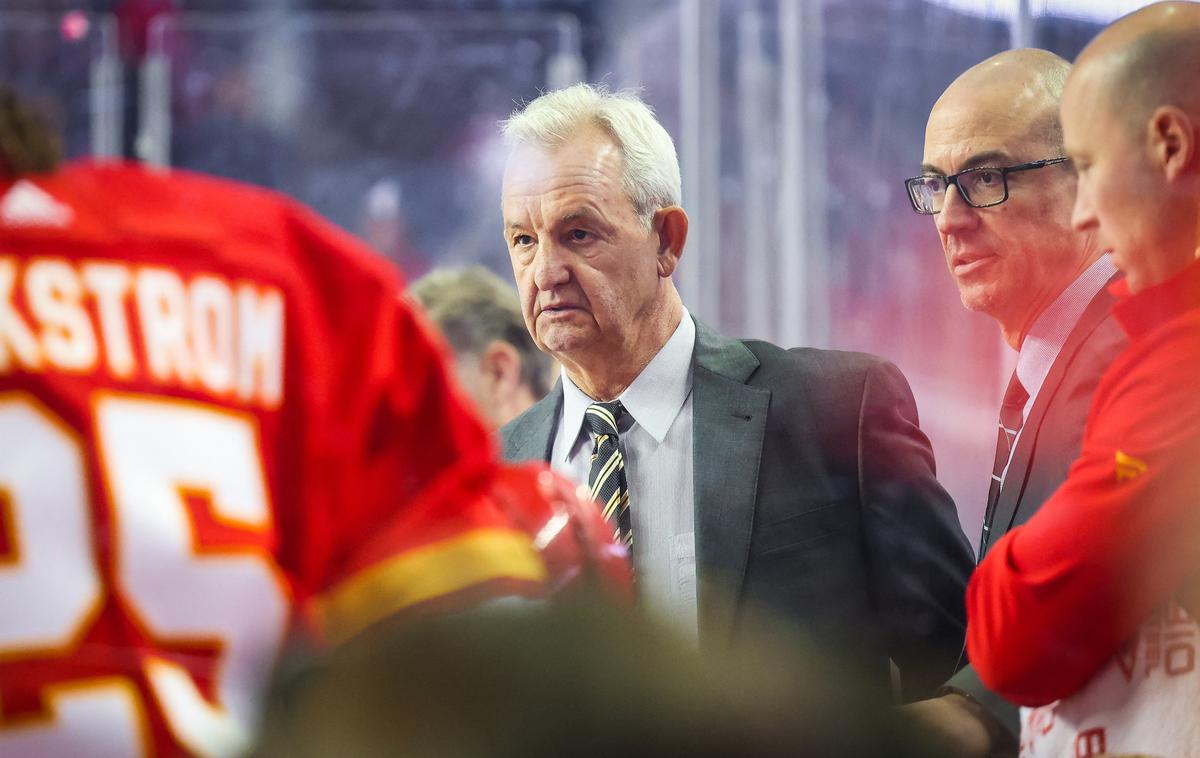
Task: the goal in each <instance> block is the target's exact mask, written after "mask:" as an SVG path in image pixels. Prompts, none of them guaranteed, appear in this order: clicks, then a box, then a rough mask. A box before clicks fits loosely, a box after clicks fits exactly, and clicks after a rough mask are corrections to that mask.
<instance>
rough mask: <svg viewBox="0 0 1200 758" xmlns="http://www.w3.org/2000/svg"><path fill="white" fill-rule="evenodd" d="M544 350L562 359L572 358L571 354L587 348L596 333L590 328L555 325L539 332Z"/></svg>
mask: <svg viewBox="0 0 1200 758" xmlns="http://www.w3.org/2000/svg"><path fill="white" fill-rule="evenodd" d="M538 338H539V342H540V347H541V348H542V352H545V353H549V354H550V355H552V356H554V357H555V358H558V359H559V360H562V359H564V358H566V359H567V360H570V358H571V355H572V354H574V353H577V352H579V351H581V350H583V349H585V348H586V347H587V346H588V345H590V344H591V343H592V342H593V341H594V335H592V334H591V333H590V332H589V330H586V329H581V328H578V327H567V326H563V325H559V326H555V327H554V328H552V329H548V330H546V331H545V332H543V333H540V334H538Z"/></svg>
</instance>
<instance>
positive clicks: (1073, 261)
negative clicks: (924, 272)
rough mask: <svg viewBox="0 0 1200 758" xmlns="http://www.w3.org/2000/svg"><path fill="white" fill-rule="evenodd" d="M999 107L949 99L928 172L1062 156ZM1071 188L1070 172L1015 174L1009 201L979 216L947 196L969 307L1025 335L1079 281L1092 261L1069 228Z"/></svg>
mask: <svg viewBox="0 0 1200 758" xmlns="http://www.w3.org/2000/svg"><path fill="white" fill-rule="evenodd" d="M998 94H1000V95H1003V93H998ZM996 99H997V98H996V96H995V95H989V94H988V93H986V92H985V93H980V92H978V91H974V92H961V91H960V92H958V93H957V94H956V93H955V92H954V91H951V92H947V94H946V95H944V96H943V98H942V99H941V100H940V101H939V102H938V104H937V105H936V106H934V109H933V112H932V113H931V114H930V116H929V123H928V125H927V127H926V130H925V156H924V161H923V166H922V171H923V172H926V173H936V174H946V175H949V174H955V173H958V172H959V171H962V170H964V169H968V168H975V167H981V166H989V167H1003V166H1010V165H1014V164H1017V163H1025V162H1029V161H1035V160H1041V159H1044V158H1055V157H1058V148H1056V147H1054V146H1051V145H1048V144H1046V143H1047V140H1045V139H1044V138H1041V137H1039V136H1037V135H1035V134H1032V133H1031V131H1032V130H1031V122H1030V118H1029V117H1028V116H1027V115H1023V113H1022V110H1021V109H1020V108H1012V107H1010V105H1009V103H1004V102H1000V103H998V102H995V100H996ZM1072 190H1073V180H1072V178H1071V175H1070V172H1069V171H1066V170H1064V169H1063V168H1062V166H1049V167H1046V168H1041V169H1036V170H1032V171H1020V172H1014V173H1011V174H1009V175H1008V191H1009V197H1008V200H1007V201H1005V202H1004V203H1002V204H1000V205H996V206H992V207H990V208H972V207H970V206H969V205H967V203H966V202H965V201H964V200H963V199H962V196H961V195H960V194H959V192H958V188H957V187H949V188H947V191H946V201H945V207H943V209H942V211H941V212H940V213H938V214H937V215H935V216H934V221H935V223H936V225H937V230H938V235H939V236H940V237H941V240H942V249H943V250H944V251H945V255H946V266H947V267H948V268H949V270H950V274H951V275H952V276H953V277H954V281H955V283H956V284H957V285H958V292H959V296H960V297H961V298H962V303H963V305H964V306H965V307H966V308H968V309H970V310H974V311H981V312H983V313H986V314H988V315H990V316H992V317H993V318H995V319H996V320H997V321H999V322H1000V324H1001V325H1002V326H1004V327H1006V328H1007V329H1017V330H1024V329H1027V328H1028V325H1029V323H1030V322H1031V321H1032V319H1033V318H1036V316H1037V313H1039V312H1040V310H1041V308H1043V307H1045V305H1046V304H1048V302H1049V300H1050V299H1051V298H1052V297H1054V296H1055V295H1056V294H1057V293H1058V292H1059V291H1061V290H1062V289H1063V288H1064V287H1065V286H1066V285H1067V284H1069V283H1070V282H1071V281H1073V279H1074V277H1075V276H1076V275H1078V273H1079V271H1080V266H1081V263H1082V261H1083V260H1084V259H1085V257H1086V254H1087V253H1086V250H1085V245H1084V241H1083V238H1082V237H1081V236H1079V235H1077V234H1075V233H1074V232H1073V231H1072V229H1071V224H1070V220H1071V202H1072Z"/></svg>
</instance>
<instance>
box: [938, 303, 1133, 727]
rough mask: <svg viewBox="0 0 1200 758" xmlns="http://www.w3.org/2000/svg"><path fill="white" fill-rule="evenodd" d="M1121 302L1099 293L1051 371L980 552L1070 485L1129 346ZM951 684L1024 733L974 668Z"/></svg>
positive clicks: (1014, 715) (1015, 714) (1013, 709)
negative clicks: (1094, 408)
mask: <svg viewBox="0 0 1200 758" xmlns="http://www.w3.org/2000/svg"><path fill="white" fill-rule="evenodd" d="M1114 302H1115V300H1114V298H1113V296H1112V295H1110V294H1109V293H1108V290H1107V289H1102V290H1100V292H1099V293H1098V294H1097V295H1096V296H1095V297H1094V298H1092V302H1091V303H1089V304H1088V307H1087V308H1086V309H1085V310H1084V312H1083V315H1082V316H1080V318H1079V322H1078V323H1076V324H1075V328H1074V329H1072V330H1071V333H1070V334H1069V335H1068V336H1067V341H1066V342H1065V343H1063V348H1062V350H1061V351H1060V352H1059V354H1058V357H1057V358H1055V359H1054V363H1053V364H1052V365H1051V366H1050V373H1049V374H1047V375H1046V381H1045V382H1044V383H1043V384H1042V388H1041V390H1040V391H1039V392H1038V396H1037V399H1036V400H1035V401H1034V403H1033V407H1032V408H1030V409H1029V419H1028V420H1027V421H1026V422H1025V424H1024V426H1023V428H1022V431H1021V437H1020V439H1019V440H1018V441H1017V447H1016V449H1015V450H1014V451H1013V456H1012V461H1011V462H1010V463H1009V466H1008V475H1007V476H1006V477H1005V481H1004V489H1002V490H1001V491H1000V498H999V500H997V501H996V512H995V513H994V514H993V516H992V523H991V524H990V527H991V529H990V530H985V531H984V533H983V537H982V538H981V539H980V551H981V555H982V554H983V553H985V552H986V551H987V550H988V548H990V547H991V546H992V545H994V544H996V541H997V540H999V539H1000V538H1001V537H1002V536H1004V534H1005V532H1007V531H1008V530H1010V529H1012V528H1013V527H1014V526H1019V525H1020V524H1023V523H1025V522H1026V521H1028V520H1029V519H1030V518H1031V517H1032V516H1033V514H1034V513H1036V512H1037V510H1038V508H1040V507H1041V505H1042V503H1044V502H1046V501H1047V500H1048V499H1050V496H1051V495H1052V494H1054V491H1055V490H1056V489H1058V487H1059V485H1060V484H1062V483H1063V482H1064V481H1066V478H1067V470H1068V469H1069V468H1070V467H1071V464H1072V463H1073V462H1074V461H1075V459H1076V458H1078V457H1079V449H1080V447H1081V446H1082V445H1083V429H1084V426H1085V424H1086V422H1087V414H1088V409H1089V408H1090V407H1091V404H1092V393H1093V392H1095V391H1096V385H1097V384H1099V383H1100V377H1101V375H1102V374H1103V373H1104V371H1105V369H1107V368H1108V366H1109V364H1111V363H1112V362H1113V359H1114V358H1116V357H1117V355H1118V354H1119V353H1120V352H1121V351H1122V350H1124V349H1125V347H1126V345H1127V344H1128V340H1127V339H1126V337H1125V332H1123V331H1122V330H1121V327H1120V325H1118V324H1117V322H1116V319H1114V318H1113V317H1112V315H1111V311H1112V305H1113V303H1114ZM946 687H947V688H948V689H950V690H959V691H961V692H965V693H966V694H968V695H970V696H971V697H972V698H974V699H975V700H976V701H978V702H979V703H981V704H982V705H983V706H984V707H985V708H986V709H987V710H988V711H989V712H990V713H991V714H992V715H993V716H995V717H996V719H997V720H998V721H999V722H1000V723H1002V724H1004V726H1005V727H1007V728H1008V729H1009V730H1010V731H1011V732H1012V734H1013V736H1014V737H1016V736H1017V735H1018V734H1019V733H1020V722H1019V717H1018V712H1017V708H1016V706H1014V705H1011V704H1009V703H1007V702H1005V701H1004V700H1003V699H1002V698H1001V697H1000V696H999V695H996V694H994V693H992V692H991V691H989V690H988V689H987V688H986V687H985V686H984V685H983V683H982V682H980V681H979V677H978V676H977V675H976V674H975V669H974V668H973V667H971V666H966V667H965V668H963V669H962V670H961V671H959V672H958V673H957V674H956V675H955V676H954V677H953V678H952V679H951V680H950V681H949V682H947V683H946Z"/></svg>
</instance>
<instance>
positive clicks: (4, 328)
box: [0, 256, 42, 371]
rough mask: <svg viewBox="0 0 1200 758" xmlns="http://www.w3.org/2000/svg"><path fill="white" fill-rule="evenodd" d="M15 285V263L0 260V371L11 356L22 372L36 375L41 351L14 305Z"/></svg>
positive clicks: (6, 257)
mask: <svg viewBox="0 0 1200 758" xmlns="http://www.w3.org/2000/svg"><path fill="white" fill-rule="evenodd" d="M16 282H17V262H16V260H14V259H13V258H12V257H11V256H4V257H0V371H8V370H9V368H10V366H11V365H12V359H13V357H14V356H15V357H16V359H17V363H18V364H20V366H21V368H24V369H26V370H29V371H36V370H37V369H39V368H41V366H42V351H41V349H40V348H39V347H38V343H37V340H36V339H35V338H34V336H33V332H32V331H31V330H30V328H29V327H28V326H27V325H26V324H25V319H24V318H23V317H22V316H21V314H20V312H18V311H17V309H16V307H15V306H14V304H13V290H14V289H15V287H16Z"/></svg>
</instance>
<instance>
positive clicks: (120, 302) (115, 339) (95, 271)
mask: <svg viewBox="0 0 1200 758" xmlns="http://www.w3.org/2000/svg"><path fill="white" fill-rule="evenodd" d="M80 274H81V276H82V278H83V284H84V286H85V287H87V289H88V292H89V293H91V296H92V298H93V299H94V300H95V303H96V313H97V315H98V316H99V320H100V334H101V338H102V340H103V342H104V358H105V361H106V363H107V365H108V370H109V372H110V373H111V374H112V375H113V376H115V377H117V378H118V379H128V378H129V377H130V376H131V375H132V374H133V371H134V368H135V366H136V363H135V361H134V358H133V346H132V345H130V344H129V320H128V319H127V318H126V317H125V298H126V296H127V295H128V294H129V280H130V275H129V269H128V268H127V267H125V266H122V265H120V264H116V263H85V264H84V265H83V266H82V267H81V268H80Z"/></svg>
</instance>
